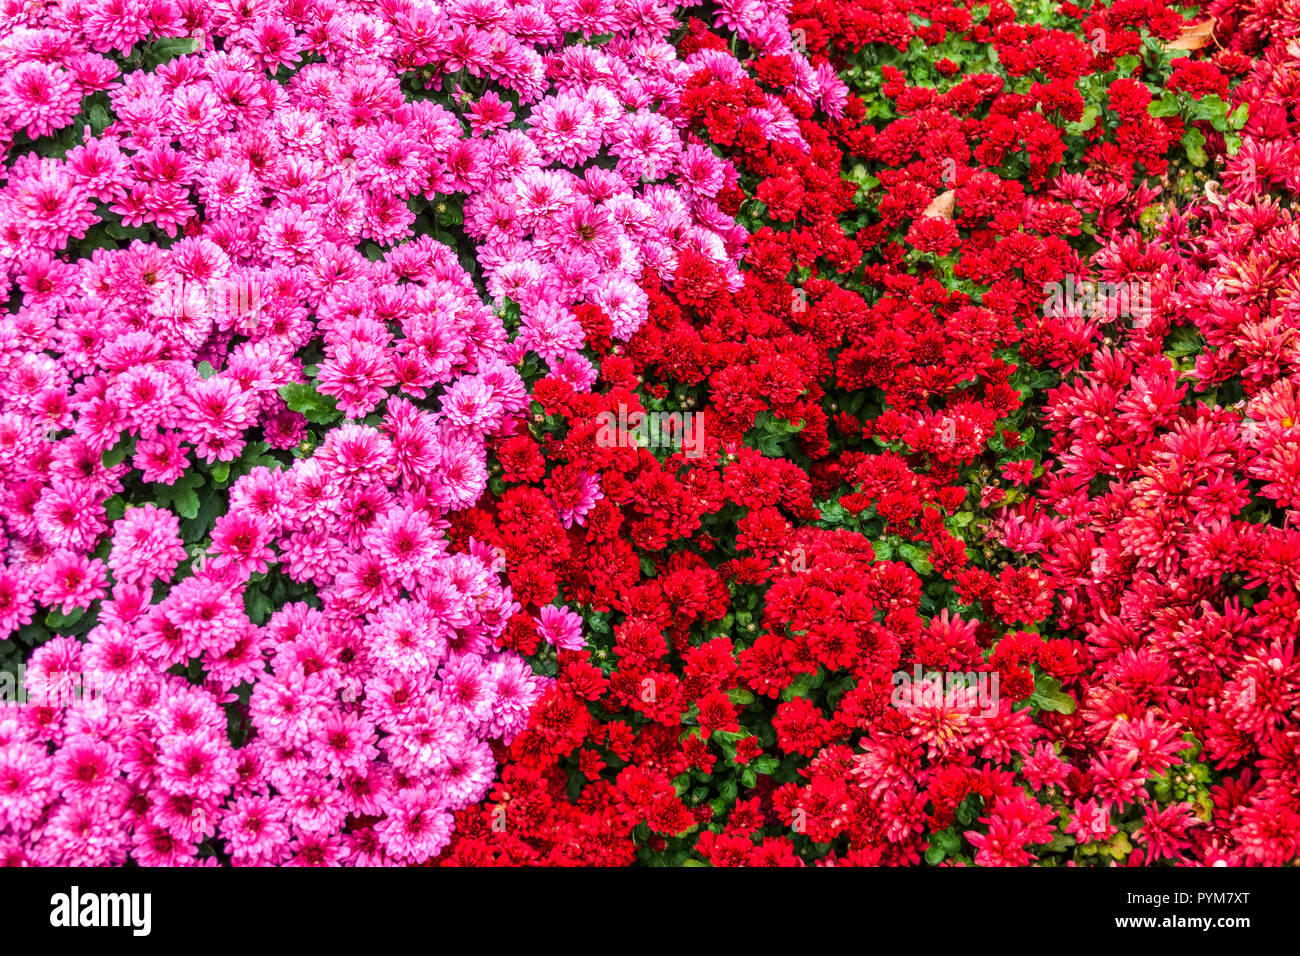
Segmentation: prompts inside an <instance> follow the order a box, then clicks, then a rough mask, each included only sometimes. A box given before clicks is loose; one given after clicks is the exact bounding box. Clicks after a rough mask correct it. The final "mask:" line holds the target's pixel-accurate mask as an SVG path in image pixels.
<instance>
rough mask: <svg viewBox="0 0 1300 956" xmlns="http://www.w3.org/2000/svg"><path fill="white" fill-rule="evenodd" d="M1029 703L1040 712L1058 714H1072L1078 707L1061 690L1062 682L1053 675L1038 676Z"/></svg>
mask: <svg viewBox="0 0 1300 956" xmlns="http://www.w3.org/2000/svg"><path fill="white" fill-rule="evenodd" d="M1029 703H1030V705H1031V706H1033V707H1036V708H1037V709H1038V710H1050V711H1054V712H1055V713H1058V714H1072V713H1074V711H1075V708H1076V707H1077V706H1078V705H1077V704H1076V703H1075V702H1074V698H1073V697H1071V696H1070V695H1069V694H1067V693H1066V692H1065V691H1063V690H1061V682H1060V681H1058V680H1057V679H1056V678H1055V677H1053V676H1052V675H1051V674H1039V675H1038V677H1037V678H1036V679H1035V681H1034V693H1033V694H1032V695H1031V696H1030V698H1029Z"/></svg>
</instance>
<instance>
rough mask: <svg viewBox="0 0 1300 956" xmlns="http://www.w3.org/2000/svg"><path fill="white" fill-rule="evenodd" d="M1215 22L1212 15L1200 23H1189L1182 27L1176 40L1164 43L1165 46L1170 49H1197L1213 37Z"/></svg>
mask: <svg viewBox="0 0 1300 956" xmlns="http://www.w3.org/2000/svg"><path fill="white" fill-rule="evenodd" d="M1216 22H1217V21H1216V20H1215V18H1214V17H1210V18H1209V19H1208V20H1202V21H1201V22H1200V23H1189V24H1188V25H1187V26H1185V27H1183V29H1182V32H1181V33H1179V34H1178V38H1177V39H1176V40H1173V41H1171V42H1169V43H1166V44H1165V46H1166V47H1167V48H1168V49H1170V50H1199V49H1200V48H1201V47H1203V46H1205V45H1207V44H1208V43H1210V42H1211V41H1212V40H1213V39H1214V25H1215V23H1216Z"/></svg>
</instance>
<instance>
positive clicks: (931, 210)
mask: <svg viewBox="0 0 1300 956" xmlns="http://www.w3.org/2000/svg"><path fill="white" fill-rule="evenodd" d="M956 207H957V194H956V192H954V191H953V190H951V189H949V190H948V191H947V192H942V193H939V195H937V196H935V197H934V199H933V200H931V201H930V205H928V206H926V207H925V212H924V213H922V215H924V216H936V217H938V218H940V219H951V218H952V213H953V210H954V209H955V208H956Z"/></svg>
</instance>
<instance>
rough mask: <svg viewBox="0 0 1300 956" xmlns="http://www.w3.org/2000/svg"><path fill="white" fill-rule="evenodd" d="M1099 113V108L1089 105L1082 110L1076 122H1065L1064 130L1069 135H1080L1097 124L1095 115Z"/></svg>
mask: <svg viewBox="0 0 1300 956" xmlns="http://www.w3.org/2000/svg"><path fill="white" fill-rule="evenodd" d="M1100 115H1101V110H1099V109H1098V108H1097V107H1095V106H1089V107H1088V108H1087V109H1086V110H1084V111H1083V115H1082V116H1080V117H1079V121H1078V122H1077V123H1068V124H1066V127H1065V131H1066V132H1067V133H1069V134H1070V135H1071V136H1080V135H1082V134H1083V133H1086V132H1087V131H1088V130H1090V129H1092V128H1093V127H1094V126H1096V125H1097V117H1098V116H1100Z"/></svg>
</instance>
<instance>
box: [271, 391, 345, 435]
mask: <svg viewBox="0 0 1300 956" xmlns="http://www.w3.org/2000/svg"><path fill="white" fill-rule="evenodd" d="M280 397H281V398H283V399H284V402H285V404H286V405H288V406H289V408H290V409H291V410H292V411H295V412H298V413H299V414H300V415H302V416H303V417H304V418H306V419H307V421H309V422H311V423H312V424H313V425H328V424H330V423H331V422H333V421H335V420H337V419H338V418H340V417H341V414H340V412H339V410H338V403H337V402H336V401H335V400H334V397H333V396H331V395H322V394H321V393H320V392H318V391H316V389H315V387H314V386H312V385H310V384H309V383H307V382H295V383H293V384H291V385H281V386H280Z"/></svg>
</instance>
